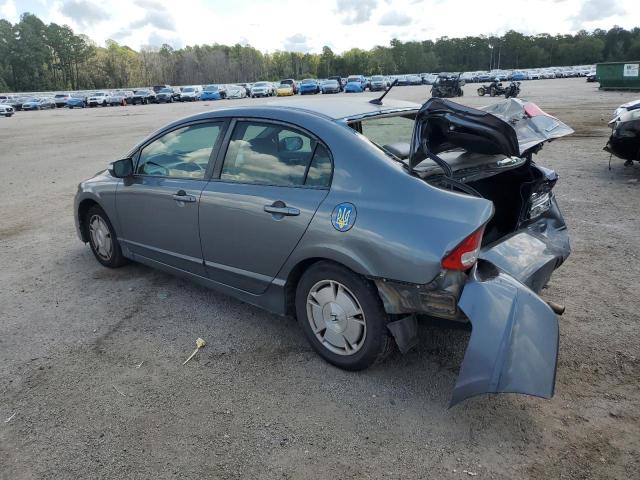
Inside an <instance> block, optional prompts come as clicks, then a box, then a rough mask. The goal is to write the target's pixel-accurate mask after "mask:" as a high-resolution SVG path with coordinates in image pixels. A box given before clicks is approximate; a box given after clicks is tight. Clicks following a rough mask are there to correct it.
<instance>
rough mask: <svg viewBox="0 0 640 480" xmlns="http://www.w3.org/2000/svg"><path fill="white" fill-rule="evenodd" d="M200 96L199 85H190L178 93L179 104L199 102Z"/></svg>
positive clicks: (200, 88) (200, 89)
mask: <svg viewBox="0 0 640 480" xmlns="http://www.w3.org/2000/svg"><path fill="white" fill-rule="evenodd" d="M200 95H202V87H201V86H200V85H191V86H189V87H182V90H181V91H180V101H181V102H194V101H196V100H200Z"/></svg>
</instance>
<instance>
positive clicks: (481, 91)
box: [478, 87, 487, 97]
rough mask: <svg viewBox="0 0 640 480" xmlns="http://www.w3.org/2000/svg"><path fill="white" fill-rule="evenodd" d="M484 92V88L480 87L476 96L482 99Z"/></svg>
mask: <svg viewBox="0 0 640 480" xmlns="http://www.w3.org/2000/svg"><path fill="white" fill-rule="evenodd" d="M486 93H487V92H486V90H485V89H484V87H480V88H479V89H478V95H480V96H481V97H484V95H485V94H486Z"/></svg>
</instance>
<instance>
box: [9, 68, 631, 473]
mask: <svg viewBox="0 0 640 480" xmlns="http://www.w3.org/2000/svg"><path fill="white" fill-rule="evenodd" d="M475 88H476V86H473V85H468V86H466V87H465V93H466V96H465V97H464V98H463V99H462V101H463V103H468V104H470V105H483V104H486V103H487V102H489V101H492V99H490V98H488V97H485V98H479V97H477V96H476V95H475ZM426 93H427V90H426V88H425V87H398V88H397V89H396V90H395V91H393V92H392V93H391V94H390V96H391V97H396V98H404V99H410V100H415V101H423V100H424V99H425V95H426ZM363 95H367V94H363ZM522 96H523V97H525V98H528V99H530V100H533V101H535V102H536V103H538V104H539V105H540V106H541V107H542V108H543V109H545V110H547V111H548V112H550V113H552V114H554V115H556V116H558V117H560V118H561V119H562V120H564V121H565V122H566V123H568V124H569V125H571V126H573V127H574V128H575V130H576V134H575V135H573V136H572V137H569V138H567V139H564V140H560V141H557V142H555V143H552V144H550V145H547V146H546V147H545V148H544V150H543V151H542V153H541V155H539V156H538V157H539V158H538V162H539V163H541V164H542V165H545V166H549V167H551V168H554V169H556V170H557V171H558V172H559V174H560V181H559V183H558V186H557V188H556V192H557V196H558V198H559V202H560V205H561V207H562V209H563V211H564V214H565V217H566V220H567V223H568V224H569V227H570V229H571V236H572V237H571V238H572V245H573V253H572V256H571V257H570V258H569V260H568V261H567V262H566V263H565V265H563V266H562V268H561V269H560V270H558V271H557V272H556V274H555V276H554V278H553V279H552V282H551V284H550V285H549V287H548V288H547V289H546V290H545V297H546V298H548V299H551V300H554V301H557V302H560V303H565V304H566V306H567V312H566V314H565V315H564V316H563V317H561V347H560V362H559V366H558V374H557V375H558V376H557V384H556V395H555V397H554V398H553V399H552V400H540V399H535V398H528V397H524V396H517V395H493V396H482V397H479V398H475V399H471V400H469V401H466V402H464V403H463V404H461V405H459V406H457V407H455V408H453V409H448V408H447V405H448V401H449V396H450V393H451V389H452V388H453V385H454V383H455V379H456V375H457V372H458V369H459V365H460V362H461V360H462V356H463V354H464V349H465V348H466V342H467V340H468V334H467V333H465V332H462V331H457V330H442V329H435V328H432V327H429V326H427V325H423V326H422V327H421V330H420V336H421V340H422V342H421V344H420V346H419V348H418V349H417V350H415V351H413V352H411V353H409V354H407V355H405V356H401V355H399V354H396V355H395V356H393V357H392V358H391V359H390V360H389V361H387V362H386V363H384V364H383V365H380V366H378V367H376V368H373V369H370V370H368V371H365V372H360V373H348V372H344V371H341V370H338V369H336V368H334V367H332V366H330V365H328V364H326V363H324V362H323V361H322V360H320V358H319V357H318V356H317V355H315V354H314V353H313V352H312V351H311V349H310V347H309V346H308V345H307V343H306V341H305V339H304V338H303V335H302V333H301V331H300V330H299V328H298V326H297V324H296V322H295V320H293V319H290V318H280V317H277V316H274V315H270V314H267V313H265V312H263V311H260V310H258V309H256V308H253V307H250V306H247V305H245V304H242V303H240V302H238V301H236V300H233V299H231V298H228V297H225V296H222V295H219V294H217V293H214V292H211V291H208V290H205V289H203V288H200V287H198V286H196V285H193V284H190V283H187V282H185V281H183V280H179V279H176V278H174V277H171V276H168V275H165V274H163V273H160V272H157V271H154V270H151V269H149V268H146V267H143V266H140V265H129V266H127V267H125V268H122V269H119V270H108V269H105V268H103V267H101V266H100V265H99V264H98V262H97V261H95V260H94V258H93V256H92V255H91V252H90V251H89V248H88V247H87V246H85V245H83V244H82V243H81V242H80V241H79V240H78V239H77V238H76V235H75V231H74V226H73V217H72V199H73V195H74V193H75V190H76V185H77V183H78V182H79V181H80V180H82V179H84V178H87V177H90V176H91V175H93V174H94V173H95V172H97V171H99V170H101V169H103V168H104V167H105V166H106V165H107V163H108V162H109V161H110V160H114V159H117V158H119V156H120V155H122V154H123V153H125V152H126V151H127V150H128V149H129V147H130V146H132V145H133V144H134V143H135V142H136V141H137V140H139V139H140V138H141V137H143V136H144V135H146V134H147V133H149V132H151V131H152V130H154V129H155V128H157V127H160V126H162V125H163V124H165V123H167V122H169V121H171V120H173V119H175V118H178V117H181V116H184V115H187V114H190V113H194V112H199V111H203V110H207V109H212V108H219V107H222V106H224V105H228V104H229V103H230V102H231V101H221V102H202V103H195V104H184V105H183V104H173V105H160V106H158V105H148V106H137V107H113V108H98V109H86V110H81V111H79V110H73V111H68V110H56V111H46V112H18V113H17V114H16V115H15V116H14V117H13V118H10V119H6V118H1V119H0V146H1V150H0V168H1V169H2V172H3V174H2V190H1V192H0V265H1V270H0V478H2V479H7V480H9V479H11V480H14V479H31V478H34V479H40V478H56V479H67V478H70V479H75V478H92V479H93V478H96V479H97V478H104V479H116V478H154V479H160V478H197V477H199V478H264V479H272V478H382V477H384V478H467V477H469V476H475V475H476V474H477V478H497V479H512V478H540V479H547V478H566V479H588V478H594V479H595V478H598V479H601V478H616V479H627V478H640V473H639V472H640V389H639V387H640V347H639V344H640V330H639V328H638V320H639V318H640V314H639V312H640V299H639V298H640V295H639V294H638V278H639V277H640V262H639V260H640V259H639V254H638V245H640V216H639V215H638V204H639V201H640V165H635V166H633V167H623V165H622V161H620V160H617V159H614V160H613V162H612V169H611V171H609V170H608V169H607V161H608V155H606V154H605V153H604V152H603V151H602V147H603V145H604V144H605V142H606V138H607V135H608V129H607V127H606V121H607V120H608V118H609V117H610V114H611V112H612V110H613V109H614V108H615V107H616V106H618V105H619V104H621V103H623V102H625V101H628V100H630V99H632V98H633V97H637V96H638V95H633V94H623V93H615V92H609V93H605V92H599V91H598V90H597V87H596V86H595V85H594V84H587V83H585V82H584V80H583V79H568V80H547V81H535V82H524V83H523V94H522ZM260 101H262V100H246V102H253V103H255V102H260ZM238 102H239V103H242V101H238ZM197 337H202V338H204V339H205V340H206V341H207V347H206V348H205V349H204V350H202V351H201V352H200V353H199V355H198V356H197V357H196V358H195V360H194V361H193V362H192V363H190V364H188V365H187V366H185V367H183V366H182V365H181V364H182V361H183V360H184V359H185V358H186V356H187V355H188V354H189V353H190V352H191V350H192V349H193V348H194V342H195V339H196V338H197ZM141 362H142V365H141V366H139V365H140V363H141ZM138 366H139V368H138ZM119 392H122V393H123V394H124V395H122V394H120V393H119Z"/></svg>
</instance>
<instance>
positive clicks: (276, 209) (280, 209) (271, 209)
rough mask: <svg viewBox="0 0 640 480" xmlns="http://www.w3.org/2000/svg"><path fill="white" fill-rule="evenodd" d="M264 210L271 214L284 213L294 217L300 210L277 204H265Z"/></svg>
mask: <svg viewBox="0 0 640 480" xmlns="http://www.w3.org/2000/svg"><path fill="white" fill-rule="evenodd" d="M264 211H265V212H267V213H272V214H273V215H286V216H287V217H295V216H297V215H300V210H299V209H297V208H293V207H287V206H286V205H285V206H278V205H265V206H264Z"/></svg>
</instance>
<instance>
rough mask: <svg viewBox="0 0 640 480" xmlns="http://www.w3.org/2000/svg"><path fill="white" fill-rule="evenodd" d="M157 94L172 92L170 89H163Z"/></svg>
mask: <svg viewBox="0 0 640 480" xmlns="http://www.w3.org/2000/svg"><path fill="white" fill-rule="evenodd" d="M159 93H173V90H171V89H170V88H163V89H162V90H160V92H159Z"/></svg>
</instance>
